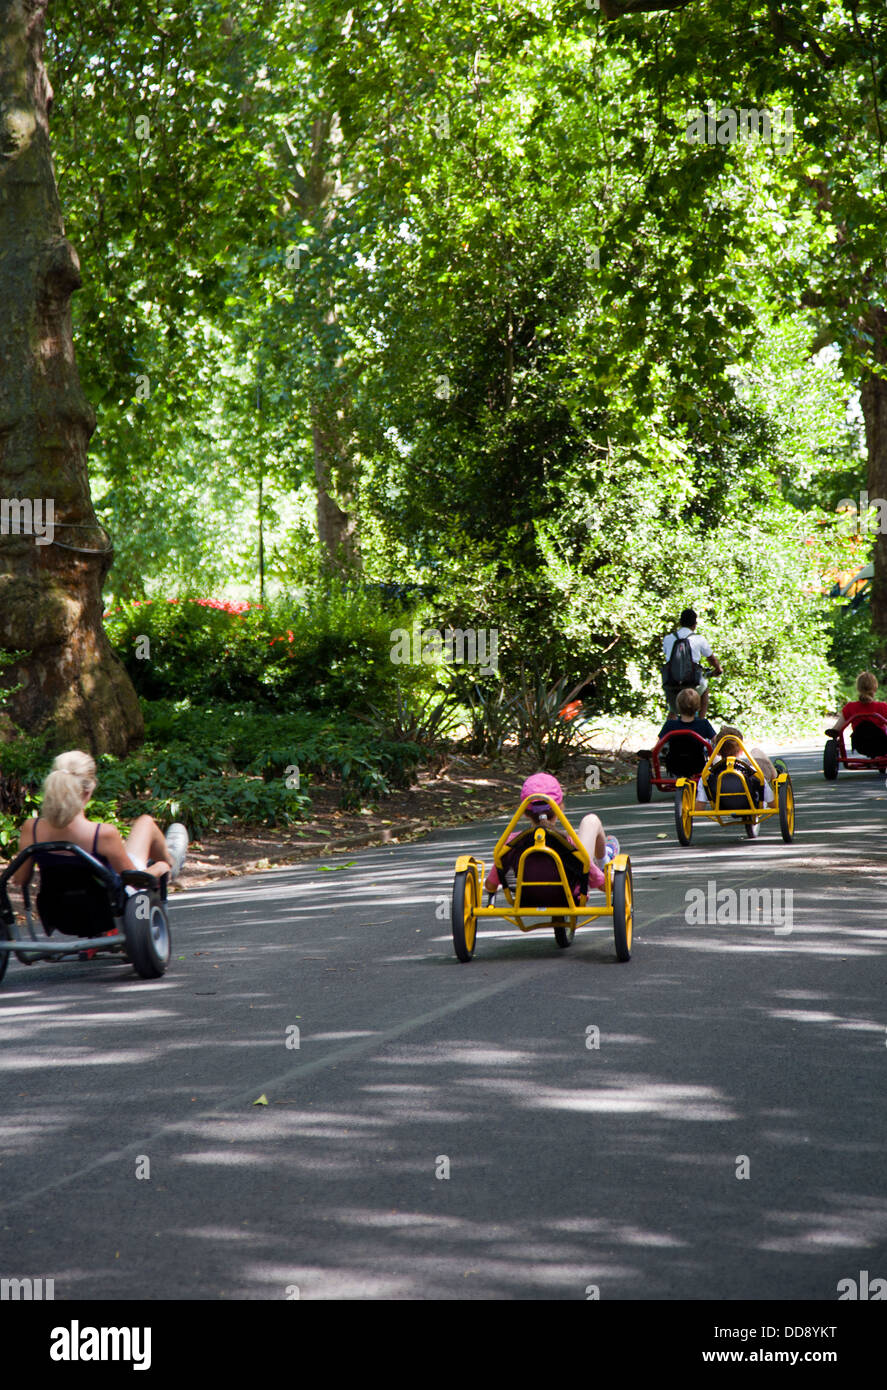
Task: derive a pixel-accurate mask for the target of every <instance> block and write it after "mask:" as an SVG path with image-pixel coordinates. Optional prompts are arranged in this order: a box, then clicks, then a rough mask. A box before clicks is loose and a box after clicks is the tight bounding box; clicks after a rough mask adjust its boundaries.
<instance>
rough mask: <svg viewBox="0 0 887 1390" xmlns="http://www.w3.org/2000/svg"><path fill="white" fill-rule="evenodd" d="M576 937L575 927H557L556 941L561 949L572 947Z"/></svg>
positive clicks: (555, 931)
mask: <svg viewBox="0 0 887 1390" xmlns="http://www.w3.org/2000/svg"><path fill="white" fill-rule="evenodd" d="M575 935H576V928H575V927H555V929H554V939H555V941H556V942H557V944H558V946H560V947H561V948H565V947H567V946H572V944H573V937H574V936H575Z"/></svg>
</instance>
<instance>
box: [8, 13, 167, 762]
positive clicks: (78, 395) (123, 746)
mask: <svg viewBox="0 0 887 1390" xmlns="http://www.w3.org/2000/svg"><path fill="white" fill-rule="evenodd" d="M46 3H47V0H0V504H2V511H0V530H3V531H5V532H6V533H7V534H0V652H2V651H4V650H5V651H6V652H9V651H23V652H25V653H26V655H25V656H24V657H23V658H22V659H21V660H20V661H18V662H17V663H16V665H14V666H13V667H11V668H7V669H6V670H5V671H0V687H6V688H9V687H10V686H12V685H15V684H16V683H21V684H22V686H23V688H22V689H21V690H20V691H18V692H17V693H16V694H14V695H13V696H12V697H10V698H9V699H8V700H7V702H6V705H5V713H6V716H7V717H6V718H5V719H3V720H2V721H0V738H2V737H3V736H4V730H5V736H6V737H9V735H10V727H9V718H8V717H9V716H11V718H12V719H13V720H14V721H15V722H16V723H18V724H20V725H21V726H22V727H23V728H25V729H26V730H28V731H31V732H37V731H41V730H43V729H51V730H52V736H53V741H54V742H55V743H57V744H64V745H67V746H69V747H71V746H80V747H85V748H88V749H89V750H90V751H92V752H114V753H125V752H126V751H127V750H128V749H129V748H130V747H131V746H132V745H133V744H134V743H136V742H138V741H139V740H140V739H141V738H142V737H143V734H144V730H143V725H142V718H141V713H140V710H139V704H138V700H137V698H136V694H135V691H134V690H133V687H132V685H131V683H130V681H129V678H128V677H127V675H126V673H125V671H124V669H123V667H122V666H121V664H120V663H119V661H117V659H116V658H115V656H114V654H113V652H112V651H111V648H110V646H109V644H108V641H107V639H106V637H105V634H104V630H103V627H102V593H101V590H102V581H103V579H104V577H105V575H106V573H107V571H108V568H109V566H110V548H109V546H108V544H107V540H106V538H105V537H104V533H103V532H102V531H101V528H100V527H99V526H98V524H97V522H96V518H95V513H94V511H93V508H92V501H91V499H90V494H89V480H88V477H87V471H86V449H87V444H88V442H89V438H90V435H91V434H92V432H93V429H94V428H95V416H94V414H93V411H92V409H91V407H90V405H89V404H88V402H87V400H86V399H85V397H84V395H83V393H82V391H81V388H80V381H79V378H78V375H77V367H76V364H75V362H74V348H73V342H72V333H71V314H70V298H71V294H72V292H73V291H74V290H75V289H77V288H78V286H79V285H80V267H79V264H78V261H77V256H76V253H75V252H74V250H73V248H72V247H71V246H70V245H69V243H68V242H67V241H66V240H65V232H64V224H63V221H62V215H61V208H60V206H59V199H58V190H57V188H56V182H55V175H54V172H53V168H52V160H51V156H50V148H49V124H48V111H49V107H50V104H51V102H52V91H51V89H50V86H49V82H48V80H47V76H46V71H45V68H44V66H43V25H44V18H45V11H46ZM13 499H17V500H16V501H15V502H14V504H13V505H10V503H11V502H12V501H13ZM35 504H39V505H36V506H35ZM38 516H39V518H40V521H39V525H38V522H37V520H36V517H38ZM26 530H27V531H29V532H30V534H26V533H25V531H26Z"/></svg>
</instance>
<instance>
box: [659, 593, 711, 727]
mask: <svg viewBox="0 0 887 1390" xmlns="http://www.w3.org/2000/svg"><path fill="white" fill-rule="evenodd" d="M662 650H663V653H664V655H665V665H664V666H663V668H662V685H663V688H664V690H665V698H666V700H667V701H668V712H669V714H671V715H675V713H676V701H677V697H678V692H679V691H681V690H696V691H698V693H699V718H700V719H704V718H705V717H706V714H707V713H708V678H707V676H706V675H705V672H704V670H703V666H702V663H703V661H706V662H707V663H708V667H709V670H710V671H711V672H712V674H713V675H715V676H720V675H721V674H722V668H721V663H720V662H719V661H718V658H717V657H716V656H715V654H714V652H713V651H712V649H711V643H710V642H708V641H707V640H706V638H704V637H702V636H700V634H699V633H698V632H697V631H696V614H695V612H694V611H693V609H692V608H685V609H684V611H683V613H682V614H681V619H680V622H679V623H678V626H677V627H676V629H675V631H674V632H667V633H666V634H665V636H664V637H663V639H662Z"/></svg>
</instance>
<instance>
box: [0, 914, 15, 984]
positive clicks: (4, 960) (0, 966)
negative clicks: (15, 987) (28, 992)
mask: <svg viewBox="0 0 887 1390" xmlns="http://www.w3.org/2000/svg"><path fill="white" fill-rule="evenodd" d="M11 940H12V936H11V934H10V932H9V930H8V928H7V927H6V925H5V924H4V923H3V922H0V941H11ZM11 955H12V952H11V951H0V980H2V979H3V976H4V975H5V974H6V971H7V970H8V968H9V957H10V956H11Z"/></svg>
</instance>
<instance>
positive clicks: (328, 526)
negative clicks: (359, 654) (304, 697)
mask: <svg viewBox="0 0 887 1390" xmlns="http://www.w3.org/2000/svg"><path fill="white" fill-rule="evenodd" d="M341 143H342V137H341V130H340V127H339V119H338V116H337V115H336V114H335V113H331V114H328V115H325V116H319V117H317V118H316V119H315V120H314V122H313V123H312V127H311V158H310V162H309V165H308V169H307V171H304V172H303V171H302V169H301V166H294V167H291V168H290V169H289V170H288V171H287V172H288V178H289V179H290V181H291V183H292V185H293V189H294V192H295V194H296V204H297V206H298V208H299V211H300V212H301V213H302V216H303V217H304V218H305V219H306V221H308V222H310V223H311V225H312V227H313V228H314V231H315V234H316V236H317V238H318V242H320V241H322V239H323V238H324V237H326V236H328V235H329V233H330V231H331V230H332V228H333V226H334V224H335V221H336V215H337V211H338V203H339V201H340V200H342V199H347V198H348V197H349V196H350V194H351V191H352V190H351V188H350V186H349V185H348V184H347V183H345V182H342V181H341V173H342V152H341ZM287 144H288V146H289V150H290V154H291V155H292V156H293V159H294V160H295V158H296V150H295V149H294V148H293V147H292V145H290V144H289V139H288V138H287ZM327 290H328V291H329V297H330V300H332V297H333V294H332V290H331V288H330V287H329V286H327ZM320 293H321V294H322V293H323V292H322V291H320ZM317 314H318V317H317V322H316V325H315V337H316V342H317V355H318V361H322V360H323V357H324V354H325V353H326V352H328V351H329V348H328V344H329V342H330V341H331V339H332V338H333V337H334V333H333V332H331V330H334V329H335V327H336V323H337V318H336V310H335V307H334V305H333V304H332V303H330V304H329V305H328V307H326V308H324V307H323V305H322V303H321V305H320V306H318V310H317ZM318 378H319V379H318V380H317V381H316V382H315V384H314V392H313V398H312V404H311V437H312V445H313V452H314V477H315V482H316V485H317V537H318V540H319V541H320V543H321V545H322V546H323V547H324V549H325V550H326V554H327V559H328V561H329V563H330V565H331V566H332V568H333V569H336V570H339V571H342V572H346V573H347V572H349V571H356V570H359V569H360V566H361V555H360V545H359V536H358V531H357V521H356V518H355V516H354V512H353V505H354V490H355V485H356V482H357V472H358V465H357V460H356V459H355V455H354V449H353V447H352V444H351V440H350V430H349V425H348V415H349V407H350V403H351V397H350V392H349V389H348V385H347V382H346V381H345V379H344V376H343V364H342V361H341V358H336V359H335V360H334V361H332V362H330V363H328V370H327V371H326V372H325V373H324V372H321V373H318Z"/></svg>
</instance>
